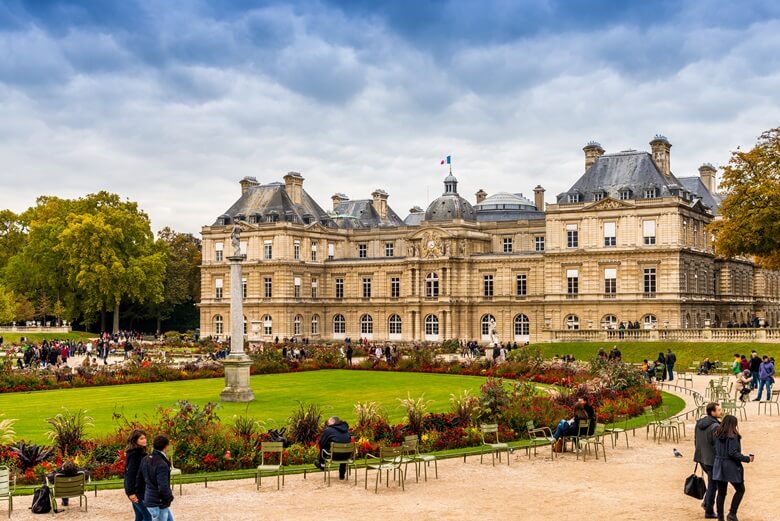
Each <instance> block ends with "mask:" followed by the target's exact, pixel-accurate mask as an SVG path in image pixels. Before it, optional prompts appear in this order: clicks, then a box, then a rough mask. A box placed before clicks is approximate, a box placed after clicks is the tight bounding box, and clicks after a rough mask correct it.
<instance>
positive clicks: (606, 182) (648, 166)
mask: <svg viewBox="0 0 780 521" xmlns="http://www.w3.org/2000/svg"><path fill="white" fill-rule="evenodd" d="M649 188H657V189H658V195H657V196H658V197H668V196H670V195H678V194H679V193H680V191H681V190H684V188H683V186H682V184H681V183H680V181H679V180H678V179H677V178H676V177H674V175H673V174H670V175H669V176H668V177H667V176H664V175H663V174H662V173H661V172H660V171H659V170H658V167H657V166H656V165H655V162H654V161H653V158H652V156H651V155H650V154H649V153H647V152H638V151H636V150H627V151H625V152H618V153H616V154H604V155H603V156H601V157H599V158H598V159H596V161H595V162H594V163H593V165H591V167H590V168H589V169H588V171H587V172H585V173H584V174H583V175H582V177H580V178H579V179H578V180H577V182H576V183H574V185H573V186H572V187H571V188H570V189H569V190H568V191H567V192H563V193H561V194H558V202H559V203H567V202H568V195H569V194H576V193H579V194H580V196H581V198H580V202H590V201H596V200H598V199H597V198H596V197H595V195H596V194H597V193H599V192H601V193H602V194H604V195H606V196H608V197H612V198H613V199H619V198H620V196H619V192H620V191H622V190H625V189H629V190H631V191H632V195H631V199H638V198H641V197H643V196H644V191H645V189H649Z"/></svg>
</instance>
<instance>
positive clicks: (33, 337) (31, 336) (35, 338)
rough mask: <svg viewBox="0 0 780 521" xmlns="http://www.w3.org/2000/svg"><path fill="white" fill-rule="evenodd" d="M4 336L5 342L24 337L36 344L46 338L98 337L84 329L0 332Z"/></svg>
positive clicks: (76, 339) (82, 339) (12, 341)
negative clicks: (57, 331)
mask: <svg viewBox="0 0 780 521" xmlns="http://www.w3.org/2000/svg"><path fill="white" fill-rule="evenodd" d="M0 336H1V337H3V344H11V343H18V342H19V340H20V339H21V338H22V337H25V338H26V339H27V340H29V341H30V342H34V343H36V344H38V343H41V342H43V341H44V340H55V339H56V340H75V341H77V342H78V341H79V340H81V341H86V340H87V339H90V338H97V337H98V335H97V333H85V332H84V331H71V332H70V333H0Z"/></svg>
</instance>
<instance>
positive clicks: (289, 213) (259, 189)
mask: <svg viewBox="0 0 780 521" xmlns="http://www.w3.org/2000/svg"><path fill="white" fill-rule="evenodd" d="M239 215H240V216H241V218H242V220H245V221H248V222H266V221H267V220H269V219H268V218H269V217H271V218H273V217H274V216H275V220H277V221H280V222H284V221H287V222H297V223H302V224H303V223H306V224H308V223H311V222H319V223H321V224H324V225H331V226H332V222H331V220H330V217H329V216H328V214H327V213H326V212H325V210H323V209H322V208H321V207H320V206H319V205H318V204H317V202H316V201H315V200H314V199H313V198H312V197H311V196H310V195H309V194H308V193H307V192H306V191H305V190H303V189H302V188H301V204H295V203H293V202H292V200H291V199H290V196H289V195H288V194H287V191H286V190H285V187H284V183H280V182H273V183H268V184H265V185H255V186H250V187H249V188H248V189H247V190H246V191H245V192H244V193H243V194H241V197H240V198H239V199H238V200H237V201H236V202H235V203H233V206H231V207H230V208H228V210H227V211H226V212H225V213H224V214H223V215H221V216H220V217H219V218H218V219H217V221H216V222H215V223H214V225H215V226H216V225H222V224H228V222H225V219H224V218H225V217H229V218H230V220H231V221H233V220H235V219H236V217H237V216H239ZM250 217H253V218H256V219H257V220H256V221H253V219H250Z"/></svg>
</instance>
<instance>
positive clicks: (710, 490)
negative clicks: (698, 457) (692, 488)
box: [701, 465, 717, 513]
mask: <svg viewBox="0 0 780 521" xmlns="http://www.w3.org/2000/svg"><path fill="white" fill-rule="evenodd" d="M701 468H702V470H704V473H705V474H707V493H706V494H704V510H705V511H706V512H713V513H714V512H715V490H716V487H717V485H716V483H717V481H715V480H714V479H712V465H702V466H701Z"/></svg>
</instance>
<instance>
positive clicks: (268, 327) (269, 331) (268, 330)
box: [263, 315, 274, 336]
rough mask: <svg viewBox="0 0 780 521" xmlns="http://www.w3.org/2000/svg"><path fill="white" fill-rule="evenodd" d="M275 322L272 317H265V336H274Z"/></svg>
mask: <svg viewBox="0 0 780 521" xmlns="http://www.w3.org/2000/svg"><path fill="white" fill-rule="evenodd" d="M273 325H274V324H273V320H272V319H271V315H263V335H265V336H271V335H273V334H274V327H273Z"/></svg>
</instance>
